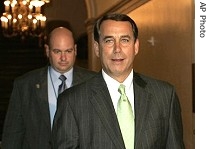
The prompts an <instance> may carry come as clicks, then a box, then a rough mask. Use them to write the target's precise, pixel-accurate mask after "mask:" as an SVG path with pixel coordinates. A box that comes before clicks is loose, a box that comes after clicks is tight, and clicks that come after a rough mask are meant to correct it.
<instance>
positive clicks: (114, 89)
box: [102, 69, 134, 114]
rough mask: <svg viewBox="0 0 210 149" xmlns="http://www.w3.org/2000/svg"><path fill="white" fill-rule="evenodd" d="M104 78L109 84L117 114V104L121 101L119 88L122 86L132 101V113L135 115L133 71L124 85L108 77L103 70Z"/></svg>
mask: <svg viewBox="0 0 210 149" xmlns="http://www.w3.org/2000/svg"><path fill="white" fill-rule="evenodd" d="M102 75H103V78H104V80H105V82H106V84H107V87H108V90H109V93H110V96H111V98H112V103H113V105H114V109H115V112H116V111H117V102H118V100H119V99H120V93H119V92H118V88H119V86H120V84H123V85H125V93H126V95H127V97H128V99H129V101H130V104H131V107H132V111H133V114H134V91H133V70H132V71H131V73H130V74H129V76H128V77H127V78H126V79H125V81H124V82H123V83H119V82H118V81H116V80H114V79H113V78H111V77H110V76H109V75H107V74H106V73H105V72H104V70H103V69H102Z"/></svg>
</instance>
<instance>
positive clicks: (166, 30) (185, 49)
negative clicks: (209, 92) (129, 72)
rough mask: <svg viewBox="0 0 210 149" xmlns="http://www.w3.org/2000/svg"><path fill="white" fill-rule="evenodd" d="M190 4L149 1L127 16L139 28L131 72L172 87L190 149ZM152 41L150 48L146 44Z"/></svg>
mask: <svg viewBox="0 0 210 149" xmlns="http://www.w3.org/2000/svg"><path fill="white" fill-rule="evenodd" d="M192 14H193V13H192V1H191V0H185V1H180V2H178V1H177V0H170V1H166V0H153V1H150V2H148V3H147V4H145V5H143V6H142V7H140V8H138V9H136V10H134V11H132V12H131V13H129V15H130V16H131V17H132V18H133V19H134V20H135V21H136V22H137V25H138V27H139V29H140V34H139V39H140V41H141V44H140V53H139V55H138V56H137V57H136V60H135V66H134V67H135V69H136V70H137V71H139V72H142V73H144V74H147V75H150V76H153V77H155V78H158V79H162V80H166V81H169V82H170V83H172V84H173V85H175V87H176V90H177V94H178V96H179V98H180V103H181V107H182V116H183V127H184V141H185V145H186V148H187V149H192V148H193V143H192V142H193V117H192V116H193V113H192V63H193V61H194V59H193V57H192V56H193V55H194V54H193V53H194V37H193V27H194V26H193V15H192ZM152 38H153V39H154V41H155V42H154V45H153V43H151V42H148V40H150V39H152Z"/></svg>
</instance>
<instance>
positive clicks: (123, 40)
mask: <svg viewBox="0 0 210 149" xmlns="http://www.w3.org/2000/svg"><path fill="white" fill-rule="evenodd" d="M121 42H123V43H128V42H129V39H122V40H121Z"/></svg>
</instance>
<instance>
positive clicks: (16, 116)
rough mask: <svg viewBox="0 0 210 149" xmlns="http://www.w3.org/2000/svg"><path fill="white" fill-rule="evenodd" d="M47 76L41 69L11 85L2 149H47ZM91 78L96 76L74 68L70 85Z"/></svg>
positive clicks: (48, 113)
mask: <svg viewBox="0 0 210 149" xmlns="http://www.w3.org/2000/svg"><path fill="white" fill-rule="evenodd" d="M47 73H48V67H44V68H41V69H37V70H34V71H31V72H29V73H27V74H25V75H23V76H21V77H19V78H17V79H16V80H15V81H14V87H13V91H12V94H11V98H10V103H9V107H8V111H7V115H6V119H5V123H4V129H3V137H2V147H3V149H49V148H50V135H51V125H50V112H49V103H48V93H47V90H48V87H47V86H48V83H47ZM93 75H95V73H94V72H92V71H88V70H86V69H83V68H80V67H74V69H73V82H72V85H77V84H79V83H81V82H83V81H84V80H86V79H89V78H90V77H92V76H93Z"/></svg>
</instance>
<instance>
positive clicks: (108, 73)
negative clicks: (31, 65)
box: [52, 14, 184, 149]
mask: <svg viewBox="0 0 210 149" xmlns="http://www.w3.org/2000/svg"><path fill="white" fill-rule="evenodd" d="M94 39H95V45H94V46H95V53H96V55H97V56H98V57H99V58H100V60H101V64H102V71H101V72H99V73H98V75H96V76H95V77H93V78H91V79H90V80H88V81H86V82H84V83H82V84H80V85H78V86H75V87H73V88H70V89H68V90H66V92H64V93H63V94H61V95H60V96H59V102H58V109H57V112H56V115H55V119H54V124H53V130H52V144H53V148H54V149H78V148H79V149H183V148H184V143H183V136H182V120H181V112H180V105H179V101H178V97H177V95H176V93H175V89H174V87H173V86H172V85H170V84H169V83H167V82H164V81H160V80H156V79H153V78H150V77H147V76H144V75H141V74H138V73H137V72H135V71H134V70H133V60H134V58H135V55H136V54H137V53H138V51H139V40H138V29H137V26H136V24H135V22H134V21H133V20H132V19H131V18H130V17H128V16H127V15H124V14H107V15H105V16H103V17H102V18H101V19H99V20H98V21H97V22H96V24H95V26H94ZM119 86H124V87H125V92H123V91H119V92H120V93H118V87H119ZM120 88H121V87H120ZM120 90H121V89H120ZM122 105H124V107H122ZM122 113H123V115H122ZM124 120H126V121H124Z"/></svg>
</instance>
